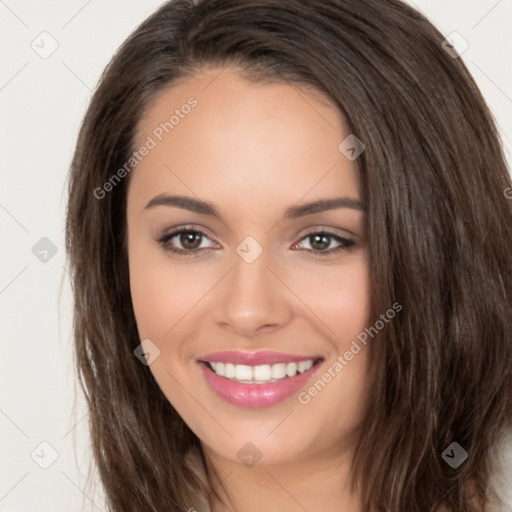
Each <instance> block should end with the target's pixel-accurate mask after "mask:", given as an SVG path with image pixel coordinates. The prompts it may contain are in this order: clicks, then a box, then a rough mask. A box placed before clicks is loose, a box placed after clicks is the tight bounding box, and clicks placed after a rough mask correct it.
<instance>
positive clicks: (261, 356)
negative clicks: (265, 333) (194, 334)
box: [197, 350, 320, 366]
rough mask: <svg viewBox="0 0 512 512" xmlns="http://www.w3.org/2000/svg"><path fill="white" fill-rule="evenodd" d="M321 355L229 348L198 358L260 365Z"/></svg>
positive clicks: (218, 361) (314, 357)
mask: <svg viewBox="0 0 512 512" xmlns="http://www.w3.org/2000/svg"><path fill="white" fill-rule="evenodd" d="M319 358H320V356H317V355H309V356H300V355H296V354H283V353H282V352H272V351H268V350H262V351H259V352H242V351H239V350H227V351H223V352H213V353H211V354H207V355H205V356H202V357H198V358H197V360H198V361H200V362H206V363H212V362H217V363H231V364H244V365H247V366H258V365H263V364H278V363H298V362H300V361H308V360H310V359H313V360H316V359H319Z"/></svg>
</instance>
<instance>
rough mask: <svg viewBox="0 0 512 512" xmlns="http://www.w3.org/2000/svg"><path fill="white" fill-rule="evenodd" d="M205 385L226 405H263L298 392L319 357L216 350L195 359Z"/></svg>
mask: <svg viewBox="0 0 512 512" xmlns="http://www.w3.org/2000/svg"><path fill="white" fill-rule="evenodd" d="M197 361H198V363H199V366H200V369H201V371H202V373H203V376H204V378H205V380H206V382H207V384H208V385H209V387H210V388H211V389H212V390H213V391H214V392H215V393H216V394H217V395H218V396H219V397H220V398H222V399H224V400H225V401H227V402H228V403H230V404H233V405H238V406H242V407H253V408H256V407H266V406H270V405H274V404H277V403H279V402H281V401H283V400H285V399H286V398H288V397H289V396H291V395H293V394H294V393H296V392H298V391H299V390H300V389H301V388H302V387H303V386H304V385H305V384H306V383H307V381H308V380H309V379H310V377H311V376H312V375H313V373H316V370H317V369H318V367H319V366H320V365H321V363H322V362H323V358H322V357H307V356H294V355H291V354H280V353H277V352H267V351H265V352H256V353H246V352H239V351H232V352H217V353H215V354H209V355H208V356H203V357H201V358H200V359H198V360H197Z"/></svg>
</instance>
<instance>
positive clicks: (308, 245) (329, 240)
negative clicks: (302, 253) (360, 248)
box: [292, 231, 355, 256]
mask: <svg viewBox="0 0 512 512" xmlns="http://www.w3.org/2000/svg"><path fill="white" fill-rule="evenodd" d="M301 240H305V243H304V242H299V243H296V244H294V245H293V246H292V249H295V248H300V249H304V250H306V251H311V252H314V253H317V254H321V255H322V256H323V255H328V254H334V253H337V252H340V251H344V250H348V249H349V248H350V247H351V246H353V245H354V244H355V242H354V240H350V239H349V238H344V237H342V236H340V235H337V234H334V233H329V232H328V231H318V232H311V233H308V234H307V235H306V236H304V237H303V238H302V239H301ZM333 242H334V243H335V244H337V246H336V247H332V245H333ZM303 244H304V246H303Z"/></svg>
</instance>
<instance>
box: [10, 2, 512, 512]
mask: <svg viewBox="0 0 512 512" xmlns="http://www.w3.org/2000/svg"><path fill="white" fill-rule="evenodd" d="M161 3H162V2H161V1H157V0H149V1H148V0H146V1H144V2H143V1H142V0H139V1H133V0H132V1H122V0H103V1H101V2H100V1H99V0H89V1H86V0H68V1H64V0H51V1H45V2H36V1H35V0H32V1H25V2H20V1H16V0H5V1H4V0H0V45H1V49H2V55H3V60H2V66H1V67H0V109H1V111H0V119H1V120H2V122H1V125H0V130H1V131H0V139H1V143H2V146H1V147H2V151H1V153H0V169H1V187H0V228H1V231H0V233H1V243H2V245H1V251H0V315H1V316H0V321H1V323H0V325H1V330H2V344H1V356H2V357H1V358H0V379H1V380H0V390H1V396H0V454H1V456H0V510H1V511H2V512H27V511H31V512H37V511H48V512H50V511H51V512H59V511H66V512H77V511H81V510H96V511H102V510H104V506H103V503H102V500H101V496H100V495H96V496H95V495H93V494H92V493H91V491H90V490H89V489H88V488H86V481H85V473H86V470H87V463H86V462H87V458H88V456H87V453H88V439H87V417H86V415H85V408H84V404H83V399H81V396H80V395H78V399H77V401H76V408H75V410H73V404H74V401H75V396H76V391H77V386H76V381H75V376H74V370H73V361H72V357H71V356H72V351H71V338H70V326H71V294H70V287H69V283H68V281H67V277H68V275H67V273H66V270H65V268H66V259H65V252H64V233H63V228H64V215H65V205H66V189H65V181H66V175H67V170H68V166H69V163H70V159H71V156H72V152H73V149H74V144H75V139H76V135H77V131H78V128H79V125H80V121H81V118H82V116H83V114H84V112H85V109H86V106H87V104H88V101H89V99H90V97H91V92H92V90H93V88H94V86H95V83H96V81H97V79H98V78H99V74H100V73H101V71H102V70H103V68H104V67H105V65H106V64H107V62H108V61H109V59H110V58H111V56H112V55H113V53H114V51H115V50H116V49H117V47H118V46H119V45H120V44H121V43H122V41H123V40H124V39H125V38H126V37H127V36H128V35H129V34H130V32H131V31H132V30H133V29H134V28H135V27H136V26H137V25H138V24H139V23H140V22H141V21H142V20H143V19H144V18H145V17H147V16H148V15H149V14H150V13H151V12H153V11H154V10H155V9H156V7H158V5H160V4H161ZM409 3H411V4H412V3H413V2H412V1H410V2H409ZM414 5H415V6H416V7H417V8H419V9H420V10H421V11H422V12H424V14H426V15H427V16H428V17H429V18H430V19H431V20H432V21H433V22H434V24H435V25H437V27H438V28H439V29H440V30H441V31H442V32H443V33H445V34H446V35H447V34H449V33H451V32H453V31H457V32H459V33H460V34H461V35H462V36H463V37H464V39H466V40H467V41H468V43H469V48H468V49H467V51H466V52H464V54H463V57H462V58H463V59H464V61H465V62H466V64H467V65H468V67H469V70H470V71H471V73H472V74H473V76H474V77H475V79H476V81H477V82H478V84H479V86H480V88H481V90H482V92H483V94H484V96H485V97H486V99H487V101H488V103H489V105H490V107H491V110H492V111H493V112H494V115H495V117H496V119H497V121H498V124H499V127H500V132H501V134H502V138H503V140H504V143H505V148H506V151H507V157H508V159H509V162H510V161H511V156H510V150H509V149H508V148H509V147H512V145H511V140H512V66H511V65H510V63H511V61H512V59H511V55H512V38H511V36H510V28H511V27H512V0H500V1H498V0H471V1H469V0H465V1H461V0H415V2H414ZM43 31H47V32H49V33H50V34H51V36H52V37H53V38H54V39H55V40H56V41H57V42H58V45H59V46H58V49H57V50H56V51H55V53H53V54H52V55H51V56H50V57H49V58H47V59H42V58H41V57H40V56H39V55H38V54H37V53H36V52H35V51H34V50H33V49H32V48H31V44H32V41H34V40H36V43H37V41H38V39H37V38H38V36H39V34H40V33H41V32H43ZM47 48H48V46H47ZM43 237H47V238H49V239H50V240H51V241H52V242H53V244H55V246H56V249H57V253H56V254H55V256H54V257H52V258H51V259H49V261H47V262H46V263H43V262H41V261H40V260H39V259H38V258H37V257H36V256H35V255H34V254H33V253H32V247H33V246H34V245H35V244H36V243H37V242H38V241H39V240H40V239H41V238H43ZM59 293H61V297H60V309H59ZM43 441H46V442H47V443H50V445H51V446H52V447H53V448H54V449H55V450H56V452H57V453H58V458H57V459H56V460H55V462H54V463H53V464H52V465H51V466H50V467H49V468H48V469H42V468H41V467H40V466H39V465H38V464H37V463H36V462H35V461H34V460H33V458H32V457H31V454H32V452H33V451H34V449H36V452H35V454H34V459H36V460H39V461H42V462H44V459H45V458H46V460H47V461H49V460H50V459H48V457H49V454H50V455H51V449H49V448H48V447H45V446H43V447H39V445H40V443H41V442H43ZM41 450H42V451H41ZM37 454H39V457H37ZM43 454H44V455H43ZM77 460H78V462H77ZM93 502H94V503H93Z"/></svg>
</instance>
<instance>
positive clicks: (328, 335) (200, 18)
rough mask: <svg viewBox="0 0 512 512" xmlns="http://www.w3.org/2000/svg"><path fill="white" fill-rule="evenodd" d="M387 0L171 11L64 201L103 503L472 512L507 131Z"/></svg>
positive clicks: (136, 63)
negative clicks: (502, 139) (502, 140)
mask: <svg viewBox="0 0 512 512" xmlns="http://www.w3.org/2000/svg"><path fill="white" fill-rule="evenodd" d="M443 40H444V37H443V36H442V35H441V34H440V33H439V32H438V31H437V30H436V29H435V28H434V27H433V26H432V25H431V24H430V23H429V22H428V21H427V20H426V19H425V18H424V17H423V16H421V15H420V14H419V13H418V12H416V11H414V10H413V9H411V8H410V7H408V6H406V5H404V4H402V3H401V2H399V1H397V0H384V1H383V0H378V1H377V0H365V1H364V2H361V1H356V0H332V1H321V0H309V1H306V2H297V1H293V0H257V1H251V2H236V1H233V0H231V1H229V0H198V1H191V0H177V1H172V2H169V3H167V4H165V5H163V6H162V7H161V8H160V9H159V10H158V11H157V12H156V13H155V14H154V15H152V16H151V17H150V18H149V19H148V20H146V21H145V22H144V23H143V24H142V25H141V26H140V27H139V28H138V29H137V30H136V31H135V32H134V33H133V34H132V35H131V36H130V37H129V39H128V40H127V41H126V42H125V43H124V44H123V46H122V47H121V48H120V50H119V51H118V53H117V54H116V55H115V57H114V58H113V60H112V62H111V63H110V64H109V66H108V67H107V69H106V70H105V72H104V74H103V76H102V79H101V82H100V84H99V86H98V89H97V91H96V92H95V94H94V97H93V99H92V102H91V105H90V107H89V110H88V112H87V114H86V116H85V119H84V123H83V126H82V129H81V132H80V136H79V140H78V144H77V148H76V152H75V156H74V160H73V163H72V169H71V172H70V181H69V205H68V213H67V231H66V236H67V249H68V254H69V258H70V267H71V274H72V281H73V285H74V300H75V310H74V315H75V316H74V336H75V344H76V357H77V370H78V373H79V376H80V378H81V382H82V385H83V388H84V391H85V393H86V395H87V398H88V403H89V407H90V417H91V423H90V428H91V436H92V443H93V453H94V456H95V461H96V464H97V466H98V468H99V472H100V476H101V479H102V483H103V486H104V488H105V492H106V498H107V502H108V506H109V509H110V510H112V511H116V512H117V511H123V512H128V511H131V510H134V511H135V510H137V511H140V510H148V511H149V510H155V511H157V510H158V511H164V510H171V511H175V510H194V509H196V510H211V511H213V512H217V511H221V510H236V511H243V512H250V511H253V510H277V509H279V510H287V511H288V510H289V511H294V510H308V511H313V510H320V509H321V510H326V511H331V510H332V511H335V510H351V511H372V512H373V511H378V512H380V511H386V512H387V511H393V512H396V511H407V512H410V511H450V512H455V511H457V512H459V511H461V512H462V511H476V510H478V511H481V510H491V507H492V506H499V500H498V497H497V496H495V493H494V490H493V486H492V479H491V477H492V475H493V474H494V473H495V471H496V468H495V464H496V458H495V457H496V452H497V449H498V447H499V446H501V445H500V443H502V442H504V439H505V436H506V435H507V434H508V432H509V431H510V427H511V424H512V382H511V381H512V378H511V370H510V368H511V365H510V362H511V357H512V350H511V334H512V315H511V311H510V309H511V307H510V304H511V301H510V299H511V294H512V262H511V260H510V257H509V254H510V249H511V248H512V227H511V226H512V225H511V222H510V213H511V209H510V201H509V200H508V199H507V193H506V191H507V190H511V189H510V187H511V181H510V177H509V175H508V173H507V169H506V165H505V162H504V157H503V152H502V149H501V147H500V144H499V139H498V136H497V132H496V128H495V125H494V122H493V120H492V117H491V115H490V113H489V111H488V109H487V107H486V105H485V102H484V100H483V98H482V96H481V94H480V92H479V91H478V88H477V87H476V85H475V83H474V81H473V79H472V78H471V76H470V75H469V73H468V71H467V70H466V68H465V67H464V65H463V63H462V62H461V60H460V59H458V58H457V54H456V53H455V54H454V50H453V48H450V51H446V50H445V48H446V44H445V45H443Z"/></svg>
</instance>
